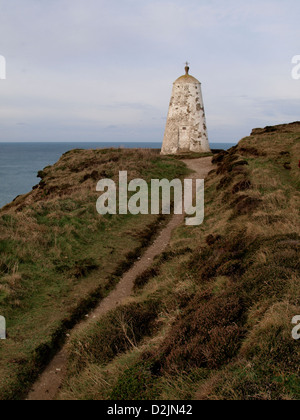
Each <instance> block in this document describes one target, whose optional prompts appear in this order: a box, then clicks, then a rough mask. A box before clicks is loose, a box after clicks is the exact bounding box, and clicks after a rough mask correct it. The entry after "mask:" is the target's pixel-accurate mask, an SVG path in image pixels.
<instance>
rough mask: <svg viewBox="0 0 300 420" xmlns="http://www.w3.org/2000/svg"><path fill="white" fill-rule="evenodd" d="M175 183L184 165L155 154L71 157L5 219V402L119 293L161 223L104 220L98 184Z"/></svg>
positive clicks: (1, 386)
mask: <svg viewBox="0 0 300 420" xmlns="http://www.w3.org/2000/svg"><path fill="white" fill-rule="evenodd" d="M119 170H127V171H128V178H129V180H130V179H133V178H140V177H142V178H143V179H145V180H147V181H150V180H151V179H152V178H164V177H166V178H169V179H173V178H177V177H181V176H182V175H184V174H186V168H185V165H184V164H183V163H181V162H178V161H175V160H173V159H170V158H168V157H166V158H162V157H160V156H159V154H158V152H157V151H151V150H122V149H116V150H113V149H110V150H90V151H86V150H73V151H70V152H68V153H66V154H64V155H63V156H62V158H61V159H60V160H59V162H58V163H57V164H55V165H53V166H51V167H48V168H45V169H44V170H43V171H41V172H39V177H40V178H41V182H40V184H39V185H38V186H37V187H35V188H34V189H33V191H32V192H31V193H29V194H27V195H25V196H21V197H19V198H17V199H16V200H15V201H14V202H13V203H11V204H10V205H8V206H6V207H5V208H3V209H2V210H1V211H0V314H1V315H3V316H5V318H6V320H7V332H8V337H7V338H8V339H7V340H6V341H1V342H0V372H1V375H0V399H2V400H3V399H17V398H20V397H22V396H23V395H25V393H26V391H28V387H29V386H30V385H31V383H32V382H33V380H34V379H35V378H36V376H37V374H38V373H39V372H40V370H41V368H42V366H43V365H44V364H45V363H47V362H48V360H49V358H50V357H51V355H52V354H53V352H54V351H55V350H56V349H57V347H58V346H59V345H60V344H61V343H62V342H63V341H64V338H65V335H66V333H67V331H68V329H69V328H71V327H72V326H73V325H74V324H75V323H76V322H77V321H78V320H79V319H80V318H82V317H84V316H85V314H87V312H88V310H89V309H91V308H92V307H93V306H95V304H96V303H97V302H98V301H99V300H100V299H101V298H103V297H104V296H106V295H107V294H108V293H109V291H110V290H111V289H112V288H113V287H114V285H115V284H116V282H117V281H118V279H119V278H120V276H121V275H122V274H123V272H124V271H125V270H126V269H128V267H129V266H130V265H131V264H132V263H133V262H134V261H136V259H137V258H138V257H139V256H140V254H141V253H142V250H143V248H144V247H145V246H146V245H148V243H149V241H150V240H151V238H152V237H153V235H155V233H156V232H157V231H158V230H159V229H160V228H161V225H162V224H163V223H164V220H163V218H162V217H160V216H151V215H149V216H131V215H128V216H114V217H112V216H109V215H108V216H104V217H102V216H100V215H99V214H98V213H97V212H96V200H97V198H98V197H99V195H100V194H99V193H97V192H96V183H97V181H99V180H100V179H102V178H111V179H114V180H115V181H117V180H118V173H119Z"/></svg>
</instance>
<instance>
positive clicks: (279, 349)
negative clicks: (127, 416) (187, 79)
mask: <svg viewBox="0 0 300 420" xmlns="http://www.w3.org/2000/svg"><path fill="white" fill-rule="evenodd" d="M299 157H300V123H294V124H290V125H283V126H277V127H267V128H266V129H261V130H254V131H253V134H252V135H251V136H250V137H247V138H244V139H243V140H241V142H240V143H239V145H238V146H237V147H234V148H232V149H231V150H230V151H228V152H224V153H221V154H219V155H217V156H215V158H214V162H215V164H216V165H217V167H216V169H215V170H213V171H212V172H211V173H210V174H209V177H208V179H207V182H206V198H205V200H206V206H205V208H206V216H205V221H204V223H203V224H202V225H201V226H199V227H186V226H184V225H182V226H181V227H179V228H178V229H177V230H176V231H175V232H174V234H173V238H172V242H171V244H170V246H169V248H168V250H167V252H165V253H163V254H162V255H161V256H160V257H159V258H157V259H156V261H155V264H154V265H153V267H152V268H151V269H149V270H147V272H145V273H144V274H143V275H142V276H140V277H139V278H138V279H137V280H136V285H135V295H134V296H132V297H131V298H129V299H128V301H127V303H126V305H124V306H122V307H121V308H118V309H117V310H114V311H112V312H111V313H109V314H108V315H107V316H105V317H103V318H102V319H100V320H99V321H97V322H96V323H93V324H92V325H89V326H87V327H86V328H85V329H83V330H82V331H80V332H78V333H76V334H75V335H74V336H73V337H72V340H71V342H70V344H69V355H70V358H69V366H68V378H67V380H66V381H65V383H64V386H63V388H62V390H61V392H60V394H59V399H65V400H73V399H90V400H101V399H107V400H110V399H114V400H115V399H117V400H131V399H134V400H152V399H157V400H160V399H169V400H173V399H201V400H228V399H229V400H298V399H299V398H300V379H299V378H300V375H299V373H300V372H299V369H300V347H299V346H300V342H299V341H295V340H294V339H293V338H292V328H293V325H292V318H293V317H294V316H295V315H300V276H299V261H300V258H299V251H300V224H299V208H300V193H299V181H300V170H299V168H298V160H299ZM111 332H112V333H111Z"/></svg>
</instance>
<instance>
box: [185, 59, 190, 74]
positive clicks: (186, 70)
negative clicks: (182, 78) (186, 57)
mask: <svg viewBox="0 0 300 420" xmlns="http://www.w3.org/2000/svg"><path fill="white" fill-rule="evenodd" d="M189 64H190V63H188V62H186V63H185V75H186V76H188V75H189V71H190V68H189Z"/></svg>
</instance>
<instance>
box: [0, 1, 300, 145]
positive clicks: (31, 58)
mask: <svg viewBox="0 0 300 420" xmlns="http://www.w3.org/2000/svg"><path fill="white" fill-rule="evenodd" d="M299 12H300V3H299V1H298V0H285V1H281V0H260V1H258V0H253V1H252V2H241V1H240V0H227V1H226V2H224V0H211V1H209V2H208V1H207V0H205V1H204V0H187V1H185V2H182V1H178V0H159V1H158V0H113V1H108V0H51V1H45V0H43V1H42V0H40V1H35V0H26V1H24V0H2V2H1V5H0V40H1V42H0V55H4V56H5V57H6V60H7V80H6V81H0V98H1V99H0V124H1V127H2V130H1V131H0V141H16V140H18V141H30V140H32V141H74V139H76V141H117V140H118V139H120V141H124V142H125V141H161V140H162V137H163V131H164V124H165V119H166V115H167V110H168V104H169V99H170V93H171V88H172V82H173V81H174V80H175V79H176V78H177V77H178V76H180V75H181V73H182V72H183V66H184V64H183V63H184V61H185V60H186V59H188V60H189V61H190V62H191V73H192V74H193V75H194V76H195V77H197V78H199V79H200V80H201V81H202V86H203V94H204V101H205V104H206V113H207V120H208V126H209V133H210V136H211V141H230V140H231V141H236V140H238V139H239V138H240V137H242V136H244V135H246V134H247V133H248V132H249V130H251V128H253V124H254V125H255V126H256V125H258V124H261V125H269V124H271V123H280V122H282V121H283V120H284V121H289V120H291V121H292V120H295V119H297V112H298V110H299V101H298V99H299V98H300V95H299V93H300V81H295V80H293V79H292V78H291V68H292V66H291V58H292V57H293V56H294V55H296V54H300V50H299V48H300V47H299V39H300V27H299V25H298V16H299ZM20 123H21V125H20ZM24 124H25V125H24ZM118 136H119V137H118Z"/></svg>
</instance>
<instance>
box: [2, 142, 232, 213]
mask: <svg viewBox="0 0 300 420" xmlns="http://www.w3.org/2000/svg"><path fill="white" fill-rule="evenodd" d="M210 145H211V148H212V149H224V150H228V149H229V148H230V147H232V146H235V144H233V143H211V144H210ZM109 147H116V148H119V147H123V148H130V149H134V148H143V149H149V148H150V149H160V148H161V143H87V142H85V143H0V208H1V207H3V206H4V205H5V204H8V203H10V202H11V201H13V200H14V199H15V198H16V197H17V196H18V195H22V194H26V193H28V192H29V191H31V189H32V187H33V186H34V185H36V184H38V183H39V181H40V179H38V178H37V173H38V171H40V170H42V169H43V168H45V167H46V166H49V165H53V164H54V163H55V162H57V161H58V160H59V158H60V157H61V155H62V154H63V153H65V152H67V151H69V150H72V149H103V148H109Z"/></svg>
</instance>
